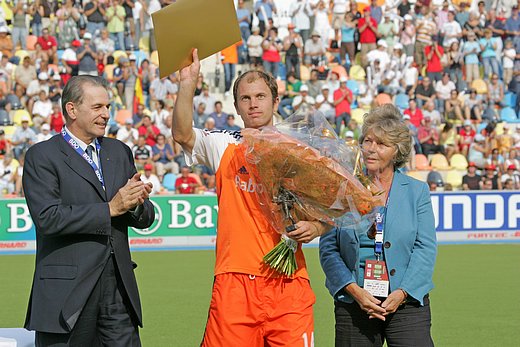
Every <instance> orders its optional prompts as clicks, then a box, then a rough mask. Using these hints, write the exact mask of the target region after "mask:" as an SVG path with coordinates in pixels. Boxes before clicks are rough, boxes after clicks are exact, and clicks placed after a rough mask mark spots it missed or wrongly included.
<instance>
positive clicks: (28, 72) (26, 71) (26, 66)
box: [14, 55, 37, 90]
mask: <svg viewBox="0 0 520 347" xmlns="http://www.w3.org/2000/svg"><path fill="white" fill-rule="evenodd" d="M36 78H37V75H36V67H35V66H34V65H33V64H32V61H31V57H29V56H28V55H26V56H25V57H24V58H23V60H22V63H21V64H20V65H18V66H17V67H16V69H15V71H14V80H15V82H16V84H18V85H21V86H22V87H23V88H24V90H26V89H27V87H28V86H29V83H30V82H31V81H34V80H36Z"/></svg>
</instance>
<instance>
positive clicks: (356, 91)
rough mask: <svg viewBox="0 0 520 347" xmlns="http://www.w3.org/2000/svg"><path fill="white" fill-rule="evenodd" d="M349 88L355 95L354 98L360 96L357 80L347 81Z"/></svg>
mask: <svg viewBox="0 0 520 347" xmlns="http://www.w3.org/2000/svg"><path fill="white" fill-rule="evenodd" d="M347 88H348V89H350V90H351V91H352V94H354V96H358V95H359V82H358V81H356V80H348V81H347Z"/></svg>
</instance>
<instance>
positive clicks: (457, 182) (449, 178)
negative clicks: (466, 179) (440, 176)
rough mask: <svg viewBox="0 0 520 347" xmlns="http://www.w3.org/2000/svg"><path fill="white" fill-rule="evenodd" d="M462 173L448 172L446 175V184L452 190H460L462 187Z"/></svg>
mask: <svg viewBox="0 0 520 347" xmlns="http://www.w3.org/2000/svg"><path fill="white" fill-rule="evenodd" d="M462 177H463V175H462V172H460V171H457V170H452V171H448V173H447V174H446V183H449V184H450V185H451V186H452V187H453V189H460V188H461V187H462Z"/></svg>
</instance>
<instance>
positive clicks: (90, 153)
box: [85, 146, 94, 161]
mask: <svg viewBox="0 0 520 347" xmlns="http://www.w3.org/2000/svg"><path fill="white" fill-rule="evenodd" d="M93 150H94V147H92V146H87V149H85V153H87V155H88V156H89V157H90V159H92V161H94V157H93V156H92V151H93Z"/></svg>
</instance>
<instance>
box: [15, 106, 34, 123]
mask: <svg viewBox="0 0 520 347" xmlns="http://www.w3.org/2000/svg"><path fill="white" fill-rule="evenodd" d="M24 116H27V117H29V126H31V127H32V126H33V125H34V124H33V122H32V119H31V115H30V114H29V111H27V110H26V109H20V110H16V111H14V116H13V123H14V124H15V125H22V117H24Z"/></svg>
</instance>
